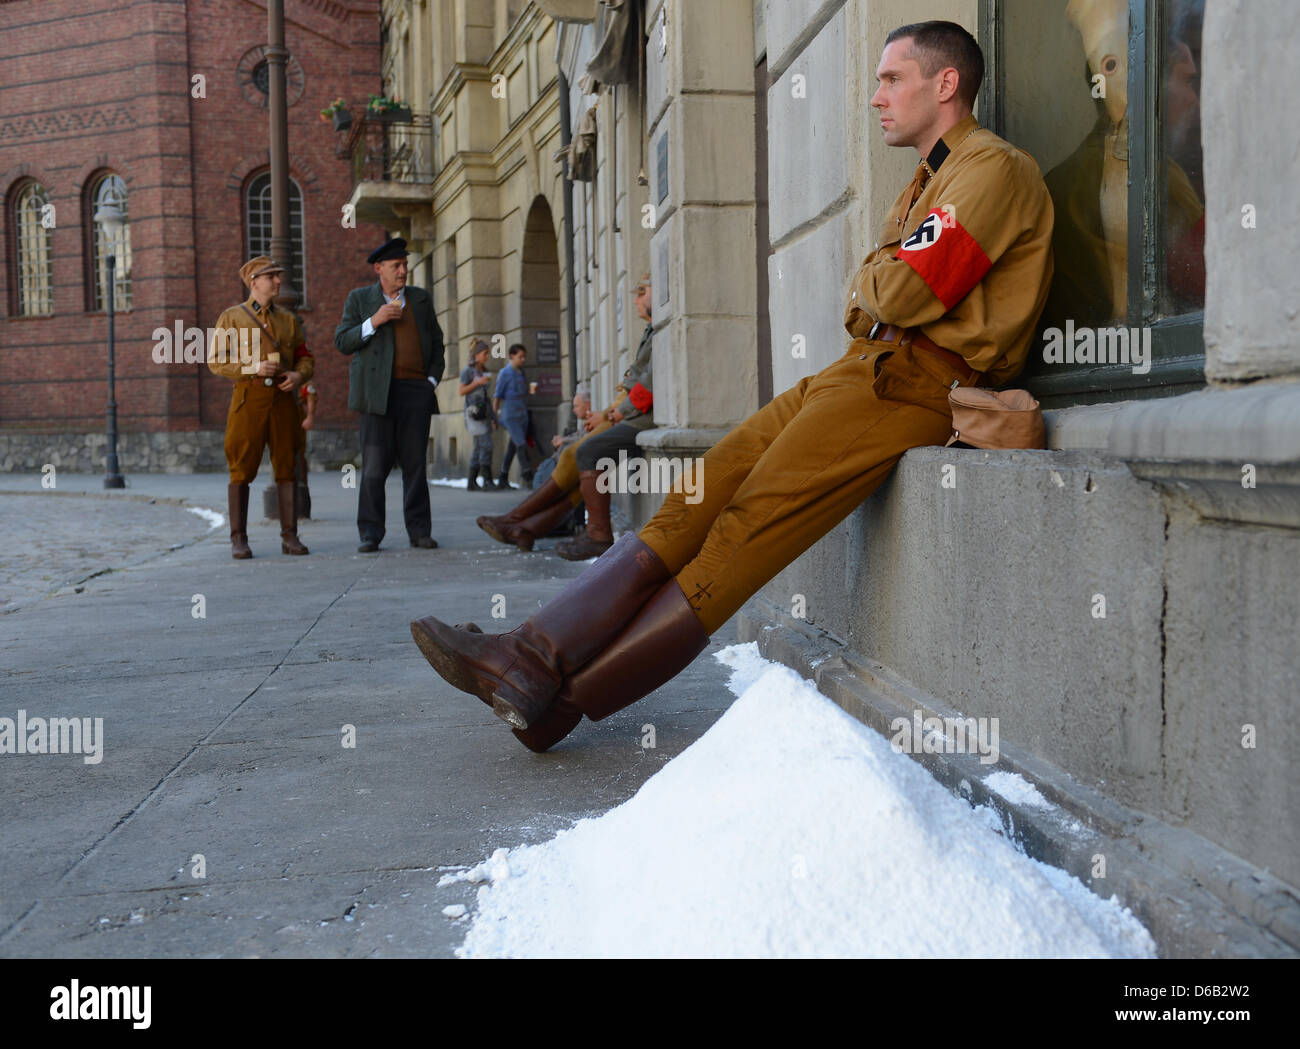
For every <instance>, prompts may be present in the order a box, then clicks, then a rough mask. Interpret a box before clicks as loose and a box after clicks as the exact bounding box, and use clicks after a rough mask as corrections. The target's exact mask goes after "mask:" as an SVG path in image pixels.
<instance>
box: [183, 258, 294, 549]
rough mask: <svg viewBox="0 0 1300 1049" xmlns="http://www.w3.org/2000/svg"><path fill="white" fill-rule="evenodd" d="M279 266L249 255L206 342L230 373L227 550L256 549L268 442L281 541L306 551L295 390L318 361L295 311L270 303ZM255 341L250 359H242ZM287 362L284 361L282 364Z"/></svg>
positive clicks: (216, 366)
mask: <svg viewBox="0 0 1300 1049" xmlns="http://www.w3.org/2000/svg"><path fill="white" fill-rule="evenodd" d="M283 272H284V267H282V266H278V265H276V264H275V263H274V262H272V261H271V260H270V259H268V258H267V257H266V256H265V255H258V256H257V257H256V258H252V259H249V260H248V261H247V262H246V263H244V265H243V266H241V267H240V269H239V279H240V280H242V281H243V282H244V283H245V284H246V285H247V286H248V289H249V296H248V300H247V301H246V302H241V303H240V304H239V305H238V306H231V307H229V308H228V309H226V310H224V311H223V312H222V314H221V316H220V317H219V318H217V327H216V332H215V334H214V336H213V339H212V344H211V345H210V346H209V347H208V367H209V368H210V369H211V370H212V371H213V372H215V373H216V374H217V375H221V376H224V377H225V378H227V379H233V380H234V381H235V388H234V391H233V392H232V394H231V397H230V411H229V413H228V414H227V416H226V465H227V466H229V467H230V486H229V489H228V501H229V508H230V556H231V557H234V558H237V559H240V560H242V559H244V558H248V557H252V556H253V552H252V551H251V550H250V549H249V548H248V486H249V484H251V483H252V480H253V478H254V477H256V476H257V468H258V466H260V465H261V462H262V450H263V449H264V448H265V447H266V445H267V443H268V441H269V443H270V445H271V468H272V470H273V471H274V472H275V490H276V495H277V497H278V499H279V507H280V549H281V551H282V552H284V553H286V554H305V553H307V548H306V547H305V546H303V545H302V543H301V542H299V541H298V515H297V511H296V508H295V506H294V446H295V444H296V442H297V439H298V434H299V432H300V429H299V427H300V425H301V424H300V422H299V416H298V404H297V390H298V387H299V386H301V385H302V384H303V383H304V382H306V381H307V380H308V379H310V378H311V377H312V375H313V374H314V373H315V367H316V362H315V359H314V358H313V357H312V354H311V351H310V350H308V349H307V345H306V343H305V341H304V340H303V332H302V322H301V321H300V320H299V319H298V317H297V315H296V314H294V313H291V312H290V311H289V310H286V309H283V308H281V307H278V306H276V305H275V297H276V295H278V294H279V292H280V274H281V273H283ZM252 347H256V350H257V352H255V353H252V357H253V363H252V364H245V363H244V361H242V360H241V359H240V358H241V357H243V358H244V360H247V359H248V357H249V355H250V354H249V353H248V352H241V351H242V350H243V348H249V349H251V348H252ZM286 365H289V366H288V367H286Z"/></svg>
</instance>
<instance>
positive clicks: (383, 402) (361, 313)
mask: <svg viewBox="0 0 1300 1049" xmlns="http://www.w3.org/2000/svg"><path fill="white" fill-rule="evenodd" d="M405 291H406V306H407V309H410V310H414V311H415V326H416V328H417V329H418V330H419V332H420V349H421V352H422V353H423V355H424V373H425V374H426V375H431V376H432V377H433V378H434V379H436V380H438V381H440V382H441V381H442V369H443V366H444V358H445V352H446V351H445V350H444V349H443V345H442V328H440V327H439V326H438V318H437V317H435V316H434V313H433V298H432V296H430V294H429V293H428V292H427V291H425V290H424V289H423V288H417V287H413V286H412V285H409V284H408V285H407V286H406V289H405ZM383 304H384V293H383V291H381V290H380V287H379V284H378V283H377V282H376V283H375V284H371V285H370V286H369V287H366V288H354V289H353V290H352V291H351V292H349V293H348V301H347V302H346V303H344V305H343V320H342V321H340V322H339V326H338V327H337V328H336V329H335V330H334V345H335V346H336V347H338V350H339V352H340V353H344V354H350V355H351V356H352V364H351V367H350V368H349V370H348V381H349V389H348V408H349V409H350V410H352V411H354V412H366V413H368V414H370V415H384V414H385V413H386V412H387V411H388V385H389V383H390V382H391V381H392V378H393V328H392V325H391V324H382V325H380V326H379V327H378V328H376V329H375V333H374V335H372V336H371V337H370V338H369V339H363V338H362V337H361V327H362V325H363V324H364V323H365V322H366V321H367V320H369V319H370V318H371V317H373V316H374V315H375V312H376V311H377V310H378V309H379V307H380V306H382V305H383ZM433 410H434V411H435V412H437V410H438V402H437V401H436V400H435V401H434V402H433Z"/></svg>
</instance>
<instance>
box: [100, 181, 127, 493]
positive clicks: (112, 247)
mask: <svg viewBox="0 0 1300 1049" xmlns="http://www.w3.org/2000/svg"><path fill="white" fill-rule="evenodd" d="M125 219H126V215H125V214H124V213H123V211H122V209H121V208H120V207H118V206H117V204H115V203H113V202H112V201H105V202H104V203H103V204H101V205H100V206H99V209H98V210H97V211H96V212H95V224H96V225H98V226H99V232H100V236H102V237H103V238H104V243H105V244H106V245H107V246H108V290H107V296H106V297H107V299H108V462H107V463H106V464H105V468H104V487H105V488H125V487H126V478H124V477H123V476H122V473H121V471H120V469H119V468H118V464H117V400H116V399H115V388H114V384H113V378H114V374H113V373H114V372H115V371H116V368H115V367H114V351H115V349H116V346H115V344H114V331H113V306H114V300H115V299H116V298H117V281H116V274H117V255H116V251H117V242H118V238H119V237H120V236H121V233H122V227H123V226H124V225H126V221H125Z"/></svg>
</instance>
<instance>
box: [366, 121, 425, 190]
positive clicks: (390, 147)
mask: <svg viewBox="0 0 1300 1049" xmlns="http://www.w3.org/2000/svg"><path fill="white" fill-rule="evenodd" d="M344 151H345V152H346V153H347V154H350V155H351V158H352V184H353V185H354V186H355V185H356V184H357V183H359V182H406V183H413V184H419V183H430V182H432V181H433V176H434V167H433V159H434V158H433V125H432V120H431V119H430V117H429V116H428V115H427V114H419V113H417V114H413V115H409V116H408V115H399V117H398V118H397V119H393V118H391V117H381V116H376V115H375V114H373V113H366V114H364V115H363V116H362V117H361V119H360V120H357V121H355V122H354V123H353V125H352V128H351V130H350V131H349V132H348V138H347V144H346V145H345V146H344Z"/></svg>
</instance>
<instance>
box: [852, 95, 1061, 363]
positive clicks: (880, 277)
mask: <svg viewBox="0 0 1300 1049" xmlns="http://www.w3.org/2000/svg"><path fill="white" fill-rule="evenodd" d="M926 164H928V166H929V168H930V169H931V170H932V171H933V174H932V175H931V176H930V177H929V181H928V182H926V183H925V186H924V189H923V190H922V191H921V195H920V196H919V197H918V198H917V200H916V203H915V204H913V205H912V206H911V208H910V209H909V207H908V204H909V201H910V200H911V193H912V187H911V186H909V187H908V188H907V189H905V190H904V191H903V193H902V194H901V195H900V196H899V198H898V200H897V201H895V202H894V206H893V207H892V208H891V209H890V212H889V215H888V216H887V217H886V219H885V224H884V228H883V229H882V230H881V234H880V242H879V244H878V246H877V248H876V250H875V251H873V252H872V253H871V254H870V255H868V256H867V257H866V259H865V260H863V263H862V266H861V268H860V269H859V270H858V272H857V275H856V276H855V277H854V278H853V283H852V285H851V286H850V290H849V303H848V308H847V310H846V311H845V316H844V326H845V328H847V329H848V332H849V334H850V335H852V336H853V337H854V338H862V337H865V336H866V335H867V333H868V332H869V331H870V329H871V326H872V324H873V322H874V321H880V322H882V323H885V324H895V325H898V326H899V327H900V328H911V327H919V328H921V330H922V331H923V332H924V333H925V334H926V335H927V336H928V337H929V338H930V339H932V340H933V341H934V342H935V343H936V344H937V345H939V346H942V347H943V348H944V349H947V350H952V351H953V352H954V353H958V354H960V355H961V356H962V357H964V358H965V359H966V363H967V364H969V365H970V366H971V367H972V368H973V369H974V370H975V371H978V372H985V373H986V374H987V375H988V379H989V383H990V384H991V385H995V386H1000V385H1003V384H1005V383H1006V382H1009V381H1010V380H1011V379H1013V378H1014V377H1015V376H1016V375H1017V373H1019V371H1020V369H1021V368H1022V367H1023V366H1024V363H1025V358H1026V356H1027V355H1028V352H1029V346H1030V344H1031V342H1032V341H1033V339H1034V335H1035V330H1036V322H1037V320H1038V315H1039V314H1040V313H1041V312H1042V309H1043V303H1044V302H1045V301H1046V300H1047V290H1048V286H1049V285H1050V284H1051V279H1052V199H1051V197H1050V196H1049V195H1048V192H1047V187H1046V185H1045V184H1044V182H1043V176H1042V174H1041V173H1040V172H1039V170H1038V165H1037V164H1036V163H1034V160H1033V158H1032V157H1030V156H1029V154H1028V153H1025V152H1024V151H1023V150H1020V149H1017V148H1016V147H1015V146H1013V145H1011V144H1010V143H1009V142H1006V141H1004V140H1003V139H1001V138H999V137H998V136H997V135H995V134H993V132H991V131H988V130H986V129H985V128H982V127H980V126H979V124H978V123H977V122H976V120H975V118H974V117H973V116H969V117H966V118H965V119H964V120H961V121H959V122H958V123H957V124H956V125H955V126H954V127H952V128H951V129H950V130H949V131H948V133H947V134H946V135H944V136H943V138H942V139H940V140H939V142H938V143H937V144H936V145H935V147H934V149H933V150H932V151H931V152H930V155H929V156H928V157H927V158H926Z"/></svg>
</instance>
